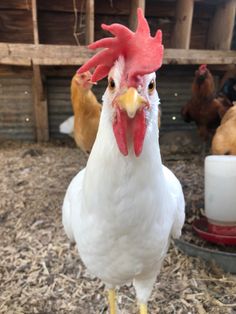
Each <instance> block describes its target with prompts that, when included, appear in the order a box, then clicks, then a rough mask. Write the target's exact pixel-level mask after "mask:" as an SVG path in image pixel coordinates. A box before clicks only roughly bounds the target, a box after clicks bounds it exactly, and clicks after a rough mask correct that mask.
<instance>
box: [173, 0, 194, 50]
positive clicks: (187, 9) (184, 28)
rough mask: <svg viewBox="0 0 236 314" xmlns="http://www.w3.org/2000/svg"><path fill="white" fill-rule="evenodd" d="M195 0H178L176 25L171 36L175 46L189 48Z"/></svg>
mask: <svg viewBox="0 0 236 314" xmlns="http://www.w3.org/2000/svg"><path fill="white" fill-rule="evenodd" d="M193 4H194V0H177V1H176V16H175V26H174V30H173V33H172V37H171V46H172V47H173V48H180V49H189V45H190V39H191V29H192V19H193Z"/></svg>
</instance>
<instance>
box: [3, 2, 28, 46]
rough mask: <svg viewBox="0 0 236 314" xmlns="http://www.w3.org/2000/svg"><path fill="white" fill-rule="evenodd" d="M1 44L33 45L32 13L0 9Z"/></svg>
mask: <svg viewBox="0 0 236 314" xmlns="http://www.w3.org/2000/svg"><path fill="white" fill-rule="evenodd" d="M0 2H1V1H0ZM0 42H8V43H10V42H12V43H33V31H32V16H31V11H28V10H1V9H0Z"/></svg>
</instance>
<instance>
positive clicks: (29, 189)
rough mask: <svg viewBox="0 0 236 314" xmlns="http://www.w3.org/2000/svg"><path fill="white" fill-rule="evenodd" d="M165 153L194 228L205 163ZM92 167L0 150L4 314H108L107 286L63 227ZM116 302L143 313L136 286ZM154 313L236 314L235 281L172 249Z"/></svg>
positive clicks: (42, 153)
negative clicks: (67, 202)
mask: <svg viewBox="0 0 236 314" xmlns="http://www.w3.org/2000/svg"><path fill="white" fill-rule="evenodd" d="M163 151H164V156H163V160H164V163H165V164H166V165H167V166H169V167H170V168H171V169H172V170H173V171H174V172H175V174H176V175H177V176H178V177H179V179H180V181H181V183H182V185H183V189H184V193H185V197H186V203H187V205H186V208H187V211H188V214H187V221H189V220H191V216H193V215H195V214H196V215H197V214H198V213H199V212H200V211H201V210H202V208H203V206H204V205H203V161H202V160H201V158H199V157H191V158H188V159H179V158H178V159H177V158H176V155H175V154H170V153H168V152H166V151H165V149H163ZM172 157H173V158H172ZM86 160H87V157H86V156H85V155H84V154H83V153H81V152H80V150H79V149H76V148H75V147H74V145H73V144H68V143H66V144H65V143H61V142H60V143H49V144H45V145H42V144H41V145H39V144H27V143H2V144H1V145H0V178H1V181H0V239H1V240H0V313H7V314H23V313H24V314H33V313H37V314H57V313H58V314H59V313H60V314H62V313H63V314H64V313H72V314H75V313H76V314H80V313H81V314H82V313H83V314H90V313H91V314H93V313H96V314H102V313H107V306H106V304H107V302H106V292H105V290H104V285H103V283H101V282H100V281H99V280H98V279H96V278H93V277H91V276H90V275H89V274H88V273H87V272H86V270H85V268H84V266H83V264H82V263H81V261H80V258H79V255H78V252H77V250H76V247H75V246H72V245H70V244H69V242H68V240H67V238H66V235H65V233H64V231H63V227H62V224H61V205H62V201H63V197H64V194H65V190H66V188H67V186H68V184H69V182H70V180H71V179H72V177H73V176H74V175H75V174H76V173H77V172H78V171H79V170H80V169H81V168H83V167H84V166H85V164H86ZM117 301H118V306H119V309H120V313H131V314H132V313H138V312H137V307H136V303H135V293H134V289H133V287H132V286H128V287H126V286H125V287H122V288H121V289H120V290H119V291H118V300H117ZM148 307H149V312H150V313H163V314H165V313H166V314H167V313H168V314H169V313H186V314H187V313H199V314H203V313H214V314H217V313H222V314H225V313H236V276H234V275H232V274H227V273H224V272H223V271H222V270H221V269H220V268H219V267H217V266H216V265H214V264H213V263H205V262H204V261H202V260H200V259H198V258H192V257H188V256H186V255H184V254H182V253H181V252H179V251H178V249H177V248H176V247H175V246H174V245H173V244H172V245H171V248H170V250H169V253H168V255H167V257H166V259H165V262H164V266H163V268H162V272H161V274H160V276H159V277H158V279H157V282H156V284H155V287H154V289H153V293H152V296H151V298H150V302H149V304H148Z"/></svg>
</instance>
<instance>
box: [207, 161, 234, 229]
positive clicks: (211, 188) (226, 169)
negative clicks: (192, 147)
mask: <svg viewBox="0 0 236 314" xmlns="http://www.w3.org/2000/svg"><path fill="white" fill-rule="evenodd" d="M205 214H206V217H207V218H208V221H209V222H210V223H213V224H214V223H215V224H221V225H222V224H223V225H236V156H215V155H214V156H208V157H206V159H205Z"/></svg>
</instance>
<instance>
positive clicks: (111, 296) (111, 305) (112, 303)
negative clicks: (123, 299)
mask: <svg viewBox="0 0 236 314" xmlns="http://www.w3.org/2000/svg"><path fill="white" fill-rule="evenodd" d="M108 301H109V308H110V314H116V292H115V290H114V289H110V290H109V291H108Z"/></svg>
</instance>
